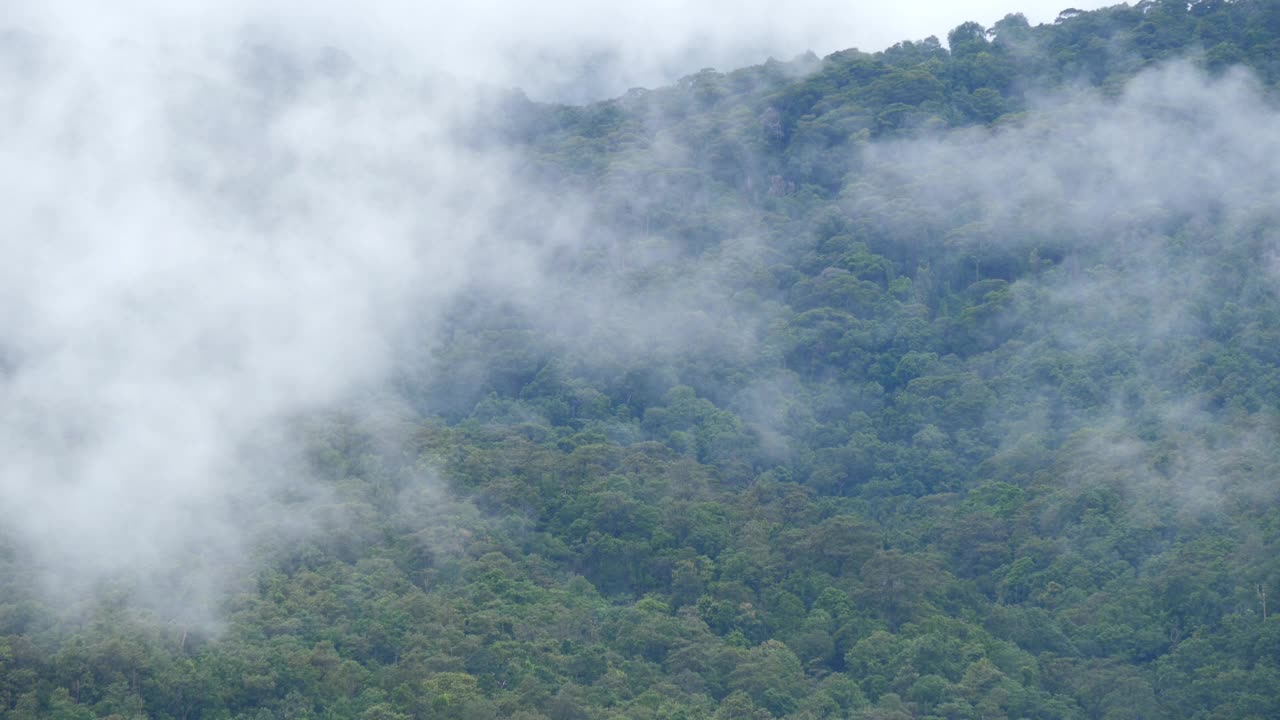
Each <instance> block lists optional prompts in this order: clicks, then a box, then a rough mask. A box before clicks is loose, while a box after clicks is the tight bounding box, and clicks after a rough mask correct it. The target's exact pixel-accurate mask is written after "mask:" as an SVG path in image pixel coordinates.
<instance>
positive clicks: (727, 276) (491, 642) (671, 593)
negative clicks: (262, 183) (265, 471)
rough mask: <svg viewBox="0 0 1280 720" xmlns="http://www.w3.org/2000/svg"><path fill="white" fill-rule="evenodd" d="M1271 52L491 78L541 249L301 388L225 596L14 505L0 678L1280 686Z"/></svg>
mask: <svg viewBox="0 0 1280 720" xmlns="http://www.w3.org/2000/svg"><path fill="white" fill-rule="evenodd" d="M3 41H4V44H5V47H6V48H7V49H6V52H5V53H3V54H0V57H2V58H3V60H4V62H6V63H10V64H11V65H14V66H15V67H16V65H17V64H18V63H20V62H21V58H23V57H26V55H25V54H24V53H26V52H27V51H26V50H24V49H23V48H25V47H27V46H30V45H32V44H38V41H36V40H33V39H31V38H28V37H26V36H24V35H23V34H22V33H21V32H14V33H10V34H7V35H5V36H4V37H3ZM255 62H258V63H260V64H261V65H262V66H263V67H266V66H267V65H270V66H271V67H273V68H276V70H273V73H274V74H273V75H272V78H273V80H272V82H273V83H274V84H273V85H272V87H273V90H272V92H273V93H276V95H273V97H275V96H287V95H288V93H289V87H290V83H295V82H301V81H300V80H298V78H299V77H303V76H305V75H307V74H308V73H329V74H338V75H342V74H346V75H348V76H353V75H358V74H359V73H361V72H363V71H362V70H360V69H359V67H358V65H355V64H354V63H352V62H351V61H349V60H343V62H338V61H337V60H334V58H333V57H327V58H326V59H325V62H324V63H318V64H316V65H314V66H311V65H306V64H305V63H302V64H297V63H295V64H293V65H290V64H289V62H291V61H289V60H287V59H285V60H280V59H279V58H272V57H269V56H268V54H266V53H265V51H264V54H262V55H261V56H260V57H258V58H257V60H255ZM273 63H274V64H273ZM281 68H282V69H281ZM10 69H12V68H10ZM1277 82H1280V2H1275V1H1273V0H1236V1H1234V2H1228V1H1226V0H1203V1H1201V2H1193V3H1189V4H1188V3H1186V2H1171V1H1168V0H1160V1H1153V0H1144V1H1143V2H1140V3H1137V4H1136V5H1134V6H1124V5H1121V6H1116V7H1112V8H1107V9H1102V10H1097V11H1092V12H1081V11H1075V10H1067V11H1064V12H1063V13H1062V14H1061V15H1060V16H1059V17H1058V19H1057V21H1055V22H1054V23H1052V24H1045V25H1040V26H1034V27H1033V26H1030V25H1029V24H1028V23H1027V21H1026V20H1025V19H1024V18H1023V17H1022V16H1020V15H1009V16H1007V17H1006V18H1005V19H1003V20H1001V21H999V22H997V23H996V24H995V25H994V26H993V27H991V28H984V27H982V26H980V25H978V24H976V23H966V24H964V25H961V26H960V27H957V28H955V29H954V30H952V31H951V32H950V33H949V34H948V35H947V41H946V43H945V45H944V43H942V42H940V41H939V40H938V39H936V38H929V39H926V40H923V41H919V42H903V43H900V44H898V45H895V46H893V47H891V48H888V49H886V50H883V51H881V52H876V53H866V52H861V51H858V50H847V51H843V52H837V53H834V54H832V55H829V56H827V57H825V58H818V57H816V56H812V55H808V56H802V57H798V58H795V59H793V60H791V61H788V62H779V61H775V60H770V61H768V62H766V63H764V64H763V65H758V66H755V67H747V68H743V69H739V70H734V71H731V72H718V71H715V70H711V69H706V70H702V71H700V72H697V73H694V74H692V75H689V76H687V77H685V78H683V79H682V80H681V81H680V82H679V83H677V84H675V85H673V86H670V87H662V88H656V89H652V90H642V89H636V90H633V91H631V92H629V93H627V94H626V95H625V96H623V97H619V98H616V99H611V100H608V101H604V102H598V103H594V104H589V105H583V106H566V105H553V104H544V103H537V102H533V101H531V100H528V99H527V98H526V97H525V96H524V95H522V94H521V93H519V92H506V91H496V90H493V91H488V90H487V91H484V92H483V93H482V98H481V100H480V102H481V103H482V105H483V108H484V111H483V113H481V114H480V115H479V116H476V117H475V118H474V122H470V123H468V124H466V125H465V126H461V127H456V128H450V129H449V130H448V132H450V133H453V134H454V140H455V141H456V142H457V143H459V144H462V145H465V146H466V147H469V148H475V149H478V150H480V151H484V152H501V153H502V154H503V157H504V158H505V159H507V160H509V165H508V166H507V167H509V169H510V175H511V178H514V180H510V181H511V182H513V183H514V184H515V185H516V186H518V187H522V188H533V189H536V192H534V191H533V190H530V191H529V192H528V193H527V194H524V195H520V196H510V197H504V198H502V203H503V204H502V206H501V207H498V208H493V209H491V211H492V212H495V213H500V214H501V217H502V221H501V223H500V226H501V228H502V229H503V231H504V233H505V234H506V235H507V236H508V237H512V238H517V237H518V238H520V240H519V242H521V243H524V244H526V245H528V246H531V247H536V248H537V249H538V254H537V257H538V258H539V260H538V272H539V273H540V278H541V279H540V280H539V281H538V282H537V283H531V282H529V281H527V280H526V279H525V278H524V276H523V275H521V274H520V272H519V269H518V268H513V267H507V266H505V265H503V264H502V263H498V262H495V263H494V264H493V266H492V268H491V270H490V271H489V272H487V273H481V274H478V275H477V276H475V277H472V278H470V279H469V280H468V282H467V284H466V286H465V287H464V288H462V289H461V290H460V291H459V292H457V293H455V294H453V295H451V296H450V297H449V298H448V303H447V310H446V312H445V313H444V316H443V319H442V321H441V322H440V323H439V324H438V326H437V325H436V324H432V325H431V326H430V327H428V326H427V325H426V324H425V323H424V324H423V325H422V326H420V327H418V328H417V330H414V329H413V327H414V324H413V322H412V321H410V322H408V323H407V324H406V327H407V328H409V329H406V330H405V332H404V333H403V335H402V336H401V337H399V338H397V339H396V341H395V342H394V348H393V354H394V356H395V358H396V361H395V363H394V369H393V372H392V375H393V378H392V380H390V381H389V382H388V383H387V384H386V385H387V387H383V388H381V389H380V391H379V392H378V393H376V394H374V393H371V395H370V397H365V398H361V399H360V400H359V401H354V400H353V401H352V402H351V403H350V404H349V405H348V406H345V407H323V408H319V409H315V408H312V409H309V410H307V411H306V412H299V413H296V414H294V415H293V416H292V417H290V418H289V426H288V428H287V430H286V431H282V432H283V433H284V434H286V435H288V436H290V437H292V438H296V441H297V442H299V443H300V444H301V446H302V447H303V448H304V449H305V452H304V453H303V454H302V456H301V457H299V458H298V467H297V468H295V469H292V470H290V472H295V473H296V474H297V475H298V477H299V478H303V477H305V481H303V480H299V481H298V487H292V486H287V487H286V488H285V490H287V492H286V491H281V492H280V493H277V495H278V497H276V498H275V502H278V503H279V505H278V506H276V510H275V511H276V512H278V513H280V520H281V522H280V523H279V525H278V526H276V527H274V529H273V530H272V531H271V532H267V533H264V534H262V535H260V536H255V537H254V538H253V545H254V546H253V547H252V548H251V551H250V552H249V553H248V555H249V557H247V558H246V559H245V560H243V561H242V562H241V563H240V565H238V566H237V567H236V568H234V569H233V570H232V571H228V572H227V573H226V575H225V576H226V577H229V578H231V579H229V580H226V583H225V587H224V588H220V589H219V590H218V591H217V592H214V593H212V594H210V593H209V592H208V589H207V588H192V587H185V586H183V585H182V581H178V582H176V583H175V584H173V585H170V586H168V587H171V589H172V593H173V597H169V598H164V599H163V600H162V601H156V600H155V599H154V598H147V597H142V596H141V594H140V593H139V592H138V591H137V590H136V589H135V588H132V587H131V586H130V585H129V583H127V582H112V581H110V580H109V579H108V580H106V581H104V582H102V583H99V585H98V587H97V589H96V594H95V595H93V596H92V597H89V598H83V599H80V600H79V601H78V602H76V603H74V604H72V605H71V606H68V604H67V603H64V602H59V601H56V600H52V599H50V598H49V597H48V595H47V594H46V593H45V592H44V591H43V590H42V589H41V588H42V583H41V582H39V581H38V580H37V576H38V575H39V574H40V572H41V568H39V567H36V566H35V565H34V564H33V563H31V562H28V561H27V560H26V559H25V558H26V553H25V551H24V547H23V542H24V541H23V539H22V537H21V536H18V535H12V536H11V535H9V534H5V533H0V578H2V579H3V582H0V717H3V718H10V719H12V720H19V719H22V720H27V719H30V718H56V719H58V720H70V719H78V718H94V717H104V718H105V717H113V718H138V717H146V718H157V719H159V718H181V719H184V720H193V719H195V718H205V719H215V718H253V719H265V718H334V719H336V718H364V719H365V720H402V719H406V718H466V719H469V720H480V719H482V718H521V719H524V720H577V719H586V718H655V719H657V718H686V719H688V720H694V719H696V718H725V719H728V718H734V719H738V718H759V719H761V720H767V719H768V718H790V719H794V720H802V719H803V720H810V719H812V720H816V719H818V718H886V719H888V718H948V719H954V720H960V719H970V718H972V719H977V718H987V719H989V718H1006V717H1007V718H1035V719H1045V720H1048V719H1051V718H1063V719H1077V718H1078V719H1085V718H1088V719H1101V718H1107V719H1110V720H1118V719H1121V718H1274V717H1280V690H1278V688H1280V618H1278V617H1276V616H1275V615H1276V611H1277V610H1280V556H1278V555H1277V549H1278V547H1280V545H1278V544H1280V505H1278V504H1277V500H1278V498H1277V489H1280V487H1278V486H1277V482H1276V478H1277V473H1278V472H1280V436H1278V435H1277V432H1278V431H1280V295H1278V293H1277V288H1280V264H1278V263H1280V245H1278V244H1277V239H1278V238H1280V162H1277V159H1280V114H1278V111H1277V107H1276V106H1275V104H1274V98H1273V96H1274V93H1275V88H1276V84H1277ZM183 181H184V182H186V181H190V182H193V183H196V182H200V179H199V178H195V179H187V178H184V180H183ZM458 202H459V203H466V202H468V199H467V198H460V199H459V200H458ZM553 207H554V208H555V213H551V212H549V210H548V209H549V208H553ZM566 208H567V209H566ZM565 217H572V218H573V223H572V228H569V227H567V225H566V221H565V220H564V218H565ZM584 228H585V229H586V231H585V232H584V231H583V229H584ZM498 247H501V246H500V245H499V246H498ZM410 314H412V313H410ZM3 350H4V345H2V344H0V351H3ZM6 362H8V361H7V360H6V356H5V355H4V354H3V352H0V374H3V373H6V372H9V370H8V369H7V367H8V366H7V365H6V364H5V363H6ZM15 362H16V361H15ZM15 366H16V365H15ZM275 441H276V438H275V437H274V436H273V437H272V440H271V441H270V442H275ZM193 452H194V450H193ZM304 485H305V489H302V486H304ZM291 515H292V516H294V517H293V519H294V520H297V518H298V517H301V516H303V515H305V516H306V517H307V518H308V519H307V521H306V523H302V522H301V521H298V522H297V523H296V524H298V525H302V524H306V525H308V526H309V529H308V530H303V529H297V528H294V527H292V524H291V523H290V522H287V521H285V520H286V518H288V517H289V516H291ZM121 531H122V532H124V528H122V530H121ZM191 557H192V558H193V560H192V562H200V561H201V560H200V556H199V553H198V552H195V551H193V553H192V555H191ZM184 593H187V594H189V596H190V597H202V598H209V597H212V598H213V601H212V602H213V605H214V607H212V608H211V609H209V611H208V613H207V615H206V616H205V617H206V619H205V620H193V619H191V618H190V617H188V616H184V615H183V614H182V613H179V612H176V611H173V610H172V608H174V607H175V606H177V605H182V604H183V603H184V602H186V599H185V598H187V597H188V595H187V594H184ZM208 617H212V618H215V619H214V620H207V618H208Z"/></svg>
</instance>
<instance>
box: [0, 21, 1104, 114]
mask: <svg viewBox="0 0 1280 720" xmlns="http://www.w3.org/2000/svg"><path fill="white" fill-rule="evenodd" d="M1105 4H1106V3H1096V2H1095V3H1084V4H1076V5H1073V6H1067V7H1077V8H1079V9H1083V10H1089V9H1093V8H1096V7H1101V6H1103V5H1105ZM10 5H12V3H10ZM1061 5H1062V3H1061V1H1059V2H1049V1H1048V0H1023V1H1022V2H1017V1H1016V0H1005V1H1000V0H972V1H971V2H965V3H952V2H938V1H936V0H930V1H927V2H926V1H921V0H909V1H907V2H895V3H872V2H837V1H836V0H787V1H786V2H781V1H780V0H702V1H700V2H688V1H687V0H647V1H640V0H626V1H625V2H609V3H604V2H598V1H597V0H559V1H558V2H538V3H513V2H510V1H509V0H473V1H470V2H463V3H443V2H439V1H436V2H427V3H419V2H409V1H408V0H381V1H379V2H367V3H342V2H336V1H335V0H307V1H304V0H280V1H279V2H273V3H254V2H248V1H247V0H228V1H227V2H192V1H190V0H188V1H187V2H171V3H169V2H165V3H162V2H157V1H156V0H126V1H125V2H120V3H112V4H111V6H110V10H107V9H93V10H88V11H86V8H85V6H84V4H83V3H71V2H65V1H62V0H53V1H52V2H26V1H20V2H18V3H17V7H16V10H15V9H13V8H10V12H9V17H10V18H11V20H10V22H11V23H13V24H14V25H16V26H19V27H26V28H42V29H45V30H48V31H51V32H56V33H59V34H64V35H66V34H74V35H78V36H80V38H81V42H82V43H83V44H84V46H85V47H89V48H91V47H94V46H100V45H102V44H104V43H107V44H110V43H115V42H128V43H153V42H156V41H158V40H159V41H162V42H163V41H168V42H171V43H174V44H185V43H189V42H190V41H191V40H192V39H196V38H200V37H209V36H218V35H222V34H225V33H227V32H230V31H241V32H244V31H248V32H250V33H255V32H256V33H259V34H261V35H263V36H271V37H274V38H277V39H280V38H289V39H291V41H293V42H296V43H299V44H304V45H305V44H324V45H332V46H337V47H341V48H342V49H344V50H346V51H347V52H349V53H351V54H352V55H353V56H354V57H355V58H356V59H357V61H359V62H361V63H362V64H365V65H375V66H376V65H379V64H385V65H387V66H391V67H395V68H397V69H398V70H399V71H401V72H405V73H409V74H412V73H433V72H444V73H448V74H452V75H457V76H460V77H464V78H467V79H471V80H479V81H482V82H491V83H495V84H499V85H506V86H518V87H521V88H524V89H526V90H527V91H528V92H529V93H530V94H531V95H532V96H534V97H535V98H552V99H563V100H587V99H598V98H599V97H600V96H608V95H613V94H620V93H622V92H624V91H625V90H626V89H627V88H629V87H632V86H644V87H652V86H654V85H659V84H665V83H669V82H672V81H674V80H676V79H678V78H679V77H681V76H683V75H686V74H689V73H692V72H696V71H697V70H699V69H701V68H703V67H715V68H717V69H719V70H722V71H726V70H731V69H734V68H736V67H741V66H743V65H750V64H757V63H760V62H763V61H764V60H765V59H767V58H768V57H770V56H774V57H776V58H778V59H790V58H791V57H794V56H796V55H799V54H802V53H804V52H806V51H813V52H815V53H817V54H818V55H820V56H821V55H826V54H829V53H831V52H835V51H837V50H844V49H847V48H850V47H856V48H858V49H861V50H864V51H869V52H874V51H876V50H881V49H883V48H885V47H888V46H889V45H892V44H894V43H896V42H899V41H901V40H919V39H922V38H925V37H928V36H930V35H935V36H937V37H939V38H940V39H942V40H943V41H945V39H946V34H947V32H948V31H949V30H951V29H952V28H954V27H955V26H957V25H959V24H961V23H963V22H966V21H970V20H972V21H976V22H979V23H981V24H983V25H985V26H990V25H991V24H993V23H994V22H995V21H997V20H999V19H1001V18H1002V17H1004V16H1005V15H1006V14H1008V13H1012V12H1021V13H1023V14H1024V15H1026V16H1027V18H1028V19H1029V20H1030V21H1031V22H1032V24H1038V23H1049V22H1053V20H1054V18H1055V17H1056V16H1057V14H1058V13H1059V12H1060V11H1061V10H1063V9H1064V7H1062V6H1061ZM584 77H589V78H590V80H591V82H590V89H589V90H588V91H585V92H584V91H583V89H582V87H580V86H581V85H582V84H583V78H584ZM575 86H579V87H575Z"/></svg>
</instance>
